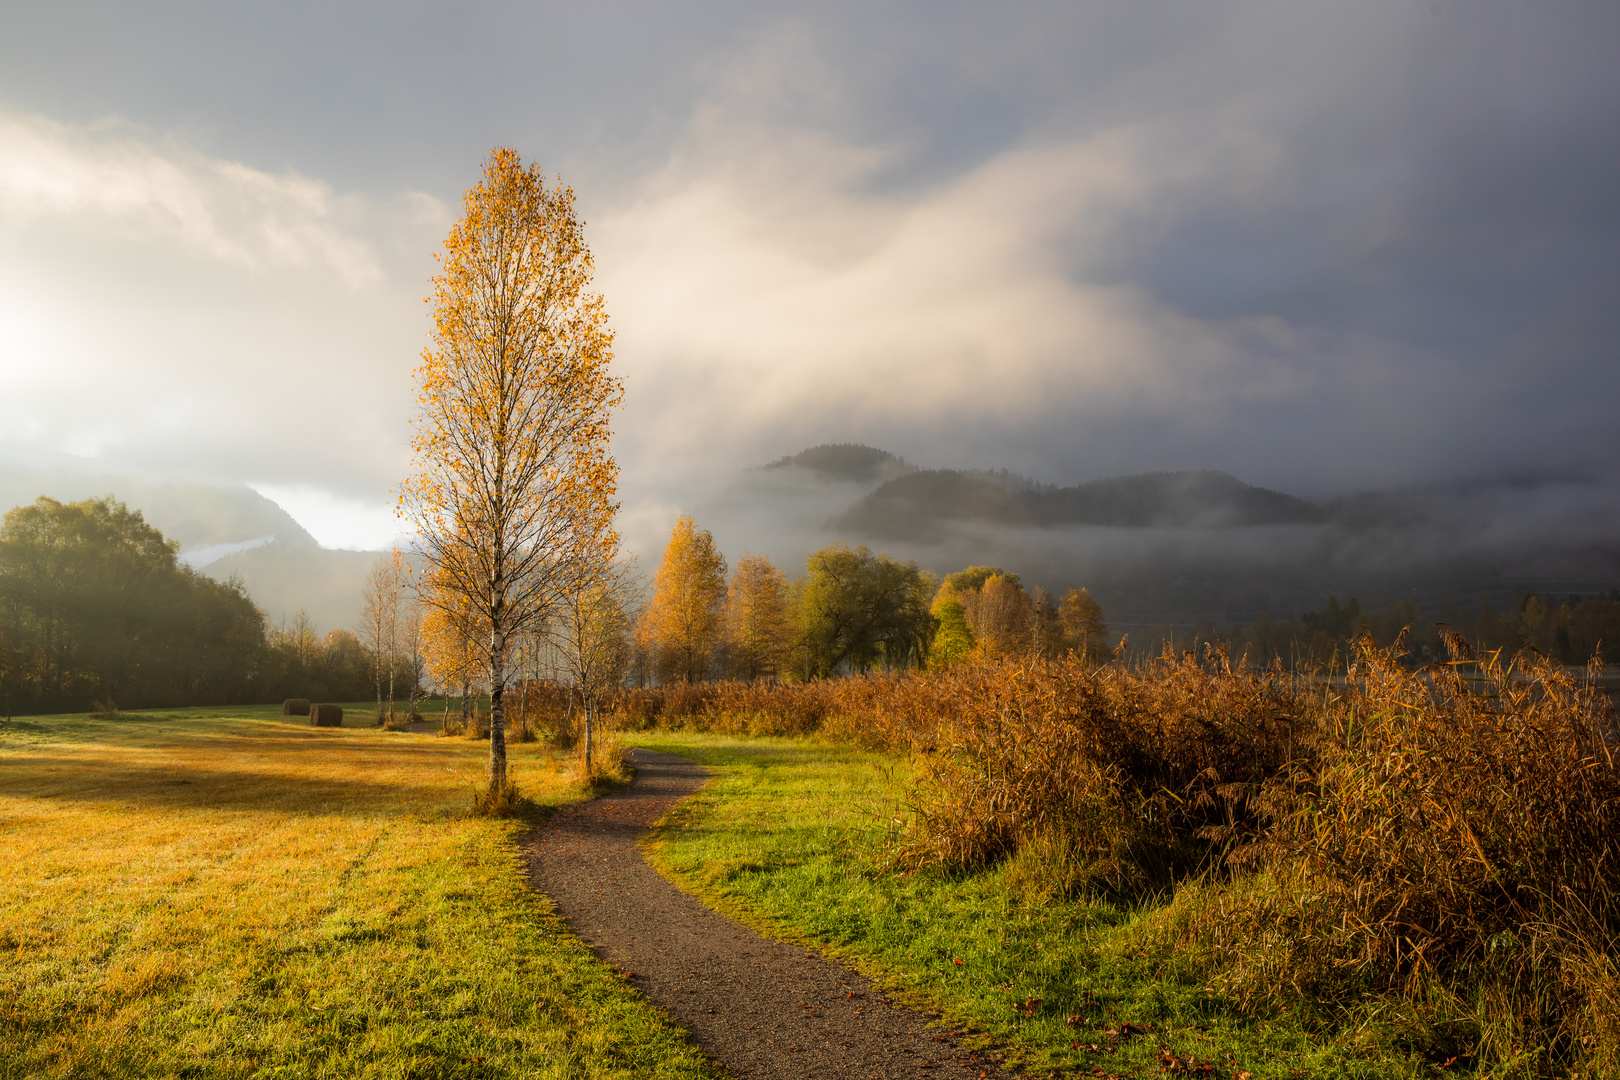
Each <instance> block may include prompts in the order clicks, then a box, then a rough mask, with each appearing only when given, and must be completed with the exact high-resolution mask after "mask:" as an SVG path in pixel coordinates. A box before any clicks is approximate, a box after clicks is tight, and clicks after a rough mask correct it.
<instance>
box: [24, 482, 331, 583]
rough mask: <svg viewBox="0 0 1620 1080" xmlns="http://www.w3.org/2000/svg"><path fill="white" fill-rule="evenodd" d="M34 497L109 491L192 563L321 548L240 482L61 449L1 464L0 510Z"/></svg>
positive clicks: (74, 497)
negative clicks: (168, 472)
mask: <svg viewBox="0 0 1620 1080" xmlns="http://www.w3.org/2000/svg"><path fill="white" fill-rule="evenodd" d="M41 495H47V496H49V497H50V498H53V499H56V500H57V501H59V502H80V501H82V500H85V499H99V498H101V497H102V496H104V495H111V496H112V497H113V498H115V499H117V500H118V501H120V502H122V503H123V504H124V505H125V506H128V507H129V508H130V509H132V510H139V511H140V512H141V516H142V517H144V518H145V519H146V523H147V524H148V525H151V526H153V527H154V528H156V529H158V530H159V531H160V532H162V533H163V535H164V536H165V537H167V538H168V539H170V540H174V541H177V542H178V543H179V544H180V548H181V552H182V558H183V559H185V560H186V561H187V562H189V563H191V565H193V566H197V567H201V566H205V565H207V564H208V563H210V562H212V561H214V560H215V559H217V558H219V557H221V556H225V555H229V554H231V553H233V552H236V551H244V550H247V549H248V548H251V547H260V546H263V545H265V544H270V543H281V544H289V545H292V546H294V547H304V548H318V547H319V546H320V545H319V544H318V543H316V541H315V538H314V537H313V536H311V535H310V534H309V532H308V531H307V530H305V528H304V527H303V526H302V525H300V524H298V522H297V521H296V520H294V519H293V516H292V515H291V514H289V513H287V511H285V510H283V509H282V508H281V507H280V506H278V505H277V504H276V503H275V502H273V501H271V500H270V499H267V498H265V497H264V496H263V495H260V494H259V493H258V492H257V491H254V490H253V489H252V488H250V487H248V486H247V485H246V484H240V483H238V484H213V483H204V482H200V481H192V480H180V479H154V478H149V477H144V476H137V475H134V474H132V473H121V472H117V471H114V470H109V469H107V468H106V467H105V466H102V465H101V464H100V463H99V462H93V461H86V460H84V459H81V458H73V457H69V456H68V455H65V454H61V455H50V456H48V457H47V456H43V455H36V456H34V458H33V459H32V460H5V461H3V462H0V513H3V512H4V511H6V510H9V509H11V508H12V507H14V506H26V505H27V504H29V503H31V502H33V501H34V500H36V499H38V498H39V497H40V496H41Z"/></svg>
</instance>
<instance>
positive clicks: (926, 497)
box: [833, 469, 1326, 540]
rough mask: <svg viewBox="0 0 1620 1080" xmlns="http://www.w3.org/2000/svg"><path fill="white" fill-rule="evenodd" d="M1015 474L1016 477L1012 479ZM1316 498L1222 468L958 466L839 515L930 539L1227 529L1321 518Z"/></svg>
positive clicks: (917, 475)
mask: <svg viewBox="0 0 1620 1080" xmlns="http://www.w3.org/2000/svg"><path fill="white" fill-rule="evenodd" d="M1015 481H1016V483H1014V482H1015ZM1325 518H1326V513H1325V512H1324V511H1323V509H1322V508H1321V507H1319V506H1316V505H1315V504H1314V503H1310V502H1307V501H1305V500H1304V499H1300V498H1296V497H1294V496H1292V495H1285V494H1283V493H1281V492H1277V491H1269V490H1267V489H1265V488H1257V487H1254V486H1252V485H1250V484H1245V483H1244V482H1243V481H1241V480H1239V479H1237V478H1236V477H1234V476H1231V475H1228V474H1227V473H1223V472H1155V473H1141V474H1139V475H1136V476H1121V477H1116V478H1113V479H1109V480H1096V481H1093V482H1091V483H1087V484H1078V485H1076V486H1074V487H1065V488H1041V487H1039V486H1038V485H1034V484H1033V483H1032V482H1029V481H1022V480H1021V478H1018V477H1012V476H1011V475H1010V474H1008V475H1007V476H998V477H992V476H990V475H988V474H983V473H969V472H961V471H958V470H955V469H922V470H918V471H916V472H912V473H908V474H907V475H905V476H900V477H896V478H895V479H893V480H890V481H888V482H886V483H884V484H882V485H881V486H879V487H878V488H877V489H875V490H874V491H871V492H869V493H868V494H867V495H866V496H865V497H863V498H862V499H861V500H860V501H858V502H857V503H856V504H855V505H854V506H852V507H850V508H849V509H848V510H847V511H845V512H844V513H843V514H841V515H839V516H838V517H837V518H835V519H834V521H833V525H834V527H836V528H842V529H847V530H849V531H851V532H853V533H857V534H861V535H866V536H870V537H873V538H878V539H896V540H928V539H930V538H932V537H935V536H938V535H939V534H940V532H941V529H942V525H943V523H945V522H949V521H979V522H987V523H990V524H996V525H1023V526H1049V525H1107V526H1115V527H1134V528H1142V527H1149V526H1152V527H1164V528H1226V527H1234V526H1242V525H1282V524H1299V523H1316V522H1321V521H1323V520H1325Z"/></svg>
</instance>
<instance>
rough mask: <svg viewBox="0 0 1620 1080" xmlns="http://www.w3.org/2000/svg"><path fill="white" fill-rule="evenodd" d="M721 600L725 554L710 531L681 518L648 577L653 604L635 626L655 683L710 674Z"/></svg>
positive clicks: (724, 580) (724, 585)
mask: <svg viewBox="0 0 1620 1080" xmlns="http://www.w3.org/2000/svg"><path fill="white" fill-rule="evenodd" d="M725 599H726V558H725V556H724V555H722V554H720V549H719V548H717V547H715V545H714V535H713V534H712V533H710V532H709V530H707V529H700V528H698V527H697V524H696V523H695V522H694V521H693V520H692V519H691V518H689V517H685V516H682V517H681V518H680V519H679V520H677V521H676V522H675V529H674V531H672V532H671V533H670V536H669V546H667V547H666V548H664V559H663V562H661V563H659V565H658V573H657V574H656V575H654V577H653V595H652V602H651V603H649V604H648V605H647V608H646V610H645V611H643V612H642V616H641V622H640V623H639V624H638V625H637V627H636V636H637V638H638V639H639V641H640V644H641V646H642V649H643V650H644V651H645V652H646V654H647V655H648V656H649V657H650V658H651V661H652V666H653V670H654V672H655V673H656V674H657V676H658V681H659V682H663V683H675V682H702V681H703V680H704V679H707V678H708V677H709V672H710V669H711V667H712V666H713V664H714V652H715V646H716V644H718V642H719V634H720V606H721V604H722V603H724V602H725Z"/></svg>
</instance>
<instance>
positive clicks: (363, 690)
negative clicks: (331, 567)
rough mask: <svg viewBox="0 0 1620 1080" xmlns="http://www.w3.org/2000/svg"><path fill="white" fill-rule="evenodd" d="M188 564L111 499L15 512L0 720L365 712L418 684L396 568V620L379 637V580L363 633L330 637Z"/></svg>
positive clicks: (2, 568)
mask: <svg viewBox="0 0 1620 1080" xmlns="http://www.w3.org/2000/svg"><path fill="white" fill-rule="evenodd" d="M179 554H180V547H179V545H178V544H177V543H176V542H174V541H172V540H169V539H167V538H166V537H164V535H163V534H162V532H161V531H159V530H158V529H156V528H154V527H153V526H151V525H149V524H147V522H146V520H145V518H144V516H143V515H142V514H141V512H140V511H139V510H131V509H130V508H129V507H127V506H126V505H124V504H123V503H121V502H119V501H118V500H116V499H114V498H112V497H111V496H108V497H106V498H100V499H87V500H84V501H82V502H69V503H63V502H58V501H57V500H55V499H51V498H47V497H43V496H42V497H41V498H39V499H38V500H36V501H35V502H33V503H31V504H29V505H27V506H19V507H16V508H14V509H12V510H11V511H9V512H8V513H7V514H6V515H5V518H4V520H3V522H0V710H4V712H5V715H7V716H10V715H13V714H18V713H21V714H27V713H48V712H69V711H79V710H84V709H90V708H97V709H99V710H102V711H109V712H110V711H115V710H116V709H117V708H119V707H122V708H147V707H155V706H181V705H242V704H254V703H269V702H276V701H281V700H283V699H284V698H288V697H309V698H314V699H317V700H326V701H356V700H363V699H365V698H367V697H369V696H371V694H372V693H373V691H374V690H379V688H384V689H386V688H388V687H390V685H391V686H392V687H393V688H394V689H395V690H397V692H398V693H400V694H401V695H413V694H414V693H415V692H416V691H417V689H418V688H419V687H420V686H421V685H422V665H421V663H420V660H419V658H420V650H419V649H418V650H416V651H415V652H414V653H413V650H412V648H411V636H410V633H409V627H410V625H411V611H410V607H409V605H402V604H401V603H400V600H401V599H402V598H403V590H402V588H401V587H400V585H401V575H402V570H401V568H400V566H399V563H398V560H397V559H385V560H383V564H382V565H383V566H384V568H385V570H386V573H383V574H382V575H381V576H382V577H384V578H390V577H391V579H392V581H393V589H392V593H391V594H390V593H389V592H388V589H387V588H386V587H385V589H384V593H383V595H382V597H381V600H382V603H381V605H380V608H381V610H382V611H386V610H387V609H389V606H390V602H391V603H392V612H393V613H392V616H391V617H389V618H384V619H383V620H381V625H380V626H379V625H378V621H377V620H375V619H370V618H369V616H371V615H376V614H378V613H379V606H378V605H377V604H374V603H372V601H373V600H374V599H376V597H375V596H374V593H375V588H374V587H375V585H376V584H377V579H378V578H379V572H378V571H375V570H374V572H373V575H372V576H373V580H372V581H371V582H370V583H368V587H367V597H368V607H367V612H368V619H366V620H362V624H361V626H360V627H359V628H358V629H359V631H360V632H359V633H358V634H357V633H355V632H353V631H351V630H347V629H338V630H333V631H331V632H329V633H327V634H325V635H324V636H321V635H318V634H317V633H316V631H315V627H314V625H313V624H312V623H311V622H310V620H309V617H308V615H307V614H305V613H304V612H299V613H298V614H297V615H296V616H294V617H293V619H292V620H291V621H283V622H281V623H280V624H275V625H272V624H270V623H269V622H268V621H267V620H266V619H265V617H264V614H263V612H261V611H260V610H259V609H258V608H257V607H256V606H255V605H254V603H253V600H252V598H251V597H249V596H248V594H247V590H246V588H245V587H244V586H243V584H242V581H241V580H240V579H239V578H234V577H233V578H232V579H231V580H229V581H224V582H220V581H216V580H214V579H213V578H210V577H208V576H207V575H205V574H200V573H197V572H196V571H194V570H192V569H191V568H190V567H188V566H187V565H185V563H183V562H181V561H180V558H179ZM413 658H414V660H413ZM384 696H385V695H384V694H382V693H381V692H380V690H379V692H378V699H379V703H381V702H382V701H383V698H384ZM387 697H388V699H389V700H392V693H390V694H388V695H387ZM379 711H381V705H379Z"/></svg>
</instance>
